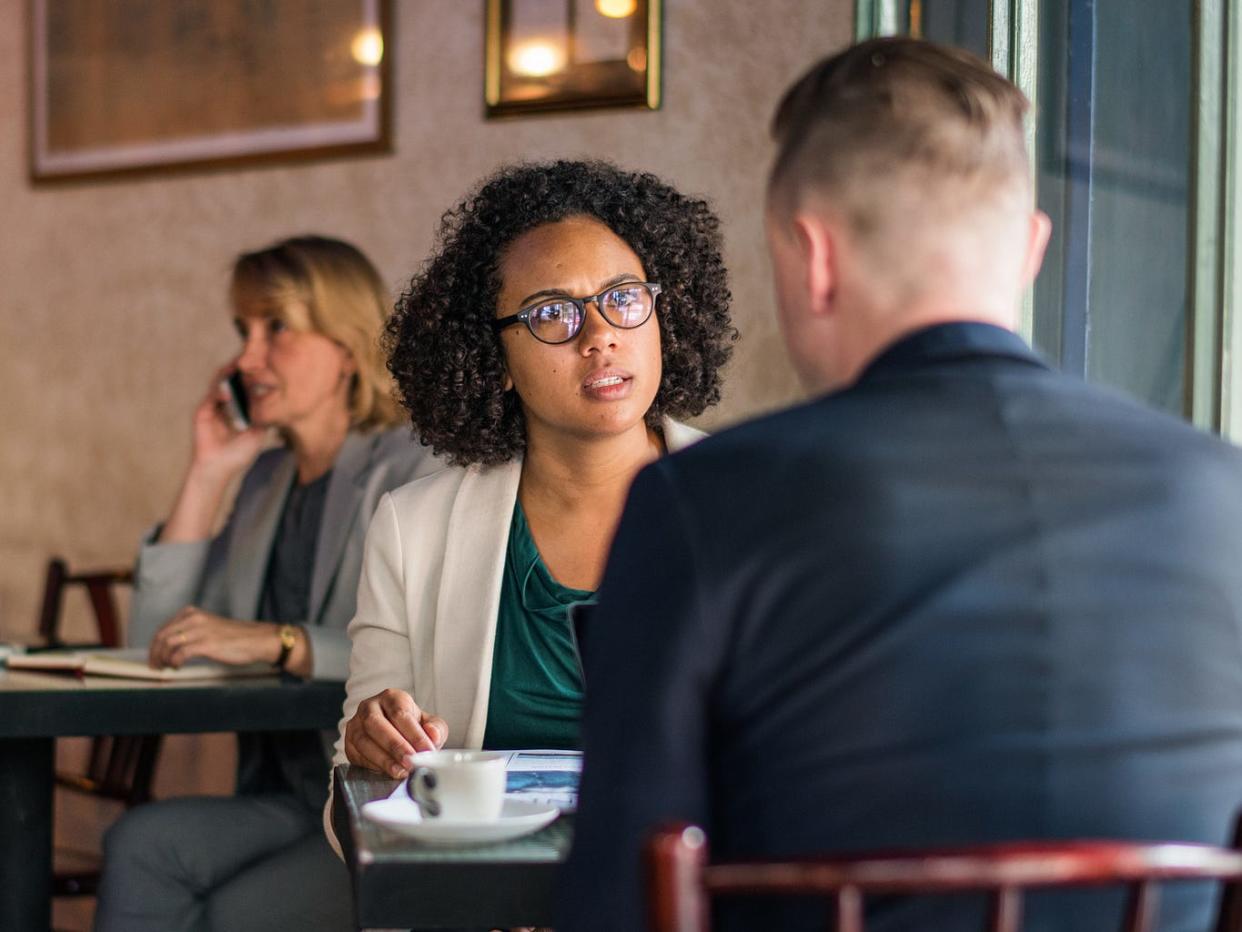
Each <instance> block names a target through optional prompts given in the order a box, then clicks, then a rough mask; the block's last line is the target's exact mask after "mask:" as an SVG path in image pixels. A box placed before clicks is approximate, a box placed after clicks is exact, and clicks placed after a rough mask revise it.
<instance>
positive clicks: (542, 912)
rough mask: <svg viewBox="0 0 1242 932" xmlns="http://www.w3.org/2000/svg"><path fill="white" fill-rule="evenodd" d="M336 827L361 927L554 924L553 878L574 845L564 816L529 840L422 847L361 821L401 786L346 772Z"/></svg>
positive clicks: (341, 774) (340, 777) (337, 775)
mask: <svg viewBox="0 0 1242 932" xmlns="http://www.w3.org/2000/svg"><path fill="white" fill-rule="evenodd" d="M333 781H334V785H335V799H334V811H333V823H334V825H335V827H336V833H337V837H338V838H339V839H340V841H341V845H342V847H343V848H344V849H345V856H346V860H347V861H348V862H349V865H350V870H351V872H352V873H353V876H354V897H355V906H356V909H357V918H358V924H359V925H360V926H364V927H365V926H401V927H407V928H408V927H410V926H414V927H417V928H427V929H431V928H437V927H438V928H462V927H480V926H482V927H488V928H491V927H499V928H509V927H514V926H545V925H551V923H552V914H553V894H554V888H555V883H556V874H557V871H558V870H559V868H560V865H561V863H562V862H563V861H564V860H565V856H566V855H567V854H568V853H569V846H570V843H571V841H572V840H573V817H572V816H570V815H565V814H562V815H561V816H560V817H559V818H558V819H557V820H556V821H555V822H553V823H552V824H551V825H549V826H548V827H547V828H544V829H541V830H540V831H538V832H535V833H534V834H532V835H526V836H524V837H522V838H516V839H514V840H512V841H506V842H500V843H498V844H491V845H479V846H468V847H467V846H463V847H460V848H457V847H440V846H431V845H420V844H419V843H418V842H416V841H414V840H412V839H409V838H406V837H405V836H403V835H400V834H398V833H396V832H393V831H391V830H389V829H386V828H384V827H382V826H380V825H378V824H376V823H374V822H372V821H370V820H369V819H366V818H364V817H363V816H362V806H363V804H365V803H368V802H370V801H371V800H373V799H382V798H384V797H385V796H387V795H388V794H390V793H391V792H392V791H393V789H394V788H395V787H396V785H397V781H396V780H392V779H389V778H388V777H385V776H383V775H381V774H378V773H375V772H374V771H370V770H365V769H363V768H361V767H352V766H349V765H344V766H339V767H337V768H336V770H335V772H334V774H333Z"/></svg>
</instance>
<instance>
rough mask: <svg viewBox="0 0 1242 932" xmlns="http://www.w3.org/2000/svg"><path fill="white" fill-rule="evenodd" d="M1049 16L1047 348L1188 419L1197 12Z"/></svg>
mask: <svg viewBox="0 0 1242 932" xmlns="http://www.w3.org/2000/svg"><path fill="white" fill-rule="evenodd" d="M1040 17H1041V21H1042V22H1041V26H1042V28H1041V49H1040V68H1041V71H1042V76H1041V77H1042V80H1041V82H1040V115H1041V125H1040V134H1039V135H1040V139H1039V155H1040V179H1039V187H1040V191H1039V198H1040V204H1041V206H1042V207H1043V208H1044V209H1045V210H1047V211H1048V212H1049V214H1050V215H1051V216H1052V217H1053V221H1054V223H1055V224H1056V226H1057V228H1058V229H1057V237H1056V241H1055V242H1054V243H1053V249H1052V250H1050V254H1049V257H1048V262H1047V263H1046V266H1045V272H1044V274H1043V275H1041V277H1040V280H1039V281H1038V282H1037V284H1036V289H1035V294H1036V321H1035V323H1036V326H1035V337H1036V343H1037V345H1039V346H1040V348H1041V349H1043V350H1045V351H1046V352H1049V353H1050V354H1051V355H1053V356H1054V358H1059V359H1061V360H1062V361H1063V362H1065V363H1066V364H1067V368H1070V369H1075V370H1077V371H1081V372H1084V373H1085V374H1086V375H1087V377H1088V378H1090V379H1092V380H1094V381H1099V382H1102V383H1105V384H1108V385H1113V386H1116V387H1118V388H1122V389H1124V390H1126V391H1129V392H1131V393H1132V394H1135V395H1137V396H1139V397H1140V398H1142V399H1144V400H1146V401H1148V402H1150V403H1152V404H1155V405H1158V406H1160V407H1163V408H1165V409H1167V410H1169V411H1172V412H1176V413H1179V414H1180V413H1183V411H1184V408H1185V390H1184V384H1183V381H1184V373H1185V357H1186V326H1187V320H1186V313H1187V309H1186V281H1187V265H1186V264H1187V241H1188V236H1189V213H1188V211H1189V177H1190V152H1191V147H1190V131H1191V128H1190V115H1191V110H1192V97H1191V90H1192V75H1191V65H1192V61H1191V30H1192V21H1191V5H1190V4H1181V3H1167V2H1166V0H1069V2H1066V0H1044V2H1043V3H1042V4H1041V9H1040Z"/></svg>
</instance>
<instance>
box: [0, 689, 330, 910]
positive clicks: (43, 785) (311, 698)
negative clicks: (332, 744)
mask: <svg viewBox="0 0 1242 932" xmlns="http://www.w3.org/2000/svg"><path fill="white" fill-rule="evenodd" d="M344 700H345V687H344V684H343V683H340V682H327V681H318V682H314V681H312V682H301V681H299V680H295V679H293V678H283V679H282V678H279V677H275V676H272V677H261V678H257V679H231V680H214V681H211V682H198V683H153V682H149V681H142V680H125V679H112V678H108V677H85V678H82V679H76V678H74V677H71V676H66V675H62V674H48V673H31V672H26V671H19V670H12V671H9V670H4V669H2V668H0V877H2V878H4V882H3V883H2V884H0V929H46V928H48V927H49V925H50V923H51V891H52V786H53V784H54V782H55V769H54V763H55V739H56V738H60V737H71V736H72V737H79V736H86V737H93V736H95V735H143V734H169V733H192V732H211V731H285V730H288V731H294V730H302V729H315V728H335V727H336V726H337V723H338V722H339V720H340V717H341V706H342V704H343V703H344Z"/></svg>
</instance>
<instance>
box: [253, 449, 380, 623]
mask: <svg viewBox="0 0 1242 932" xmlns="http://www.w3.org/2000/svg"><path fill="white" fill-rule="evenodd" d="M374 446H375V444H374V441H373V438H372V437H370V436H364V435H362V434H357V433H350V434H348V435H346V437H345V443H344V444H343V445H342V446H341V449H340V452H339V453H337V455H336V461H335V462H334V463H333V464H332V477H331V478H330V479H329V480H328V490H327V492H326V493H325V497H324V506H323V519H322V521H321V522H320V525H319V537H318V539H317V541H316V544H315V565H314V567H313V568H312V569H311V588H310V604H309V606H308V607H307V618H306V621H307V623H308V624H315V623H316V622H317V621H318V618H319V614H320V612H321V611H322V610H323V605H324V601H325V599H326V598H327V595H328V586H329V584H330V583H331V582H332V578H333V577H334V576H335V574H336V568H337V565H338V564H339V563H340V562H341V557H342V556H343V555H344V552H345V544H346V543H347V541H348V539H349V532H350V529H351V525H352V521H351V520H350V518H351V516H352V515H353V514H354V513H355V512H356V511H357V509H358V503H359V501H360V499H361V498H362V496H363V495H365V494H366V488H365V479H366V476H367V470H368V468H369V467H370V465H371V459H372V454H373V450H374ZM296 478H297V463H296V462H295V460H294V458H293V454H292V452H290V451H288V450H285V451H283V453H282V455H281V457H280V460H279V461H278V462H277V463H276V465H275V466H274V467H273V469H272V471H271V473H270V475H269V476H268V479H267V481H266V482H265V483H264V484H263V486H262V487H261V488H259V489H258V490H257V491H256V493H255V494H254V495H251V496H248V497H247V498H246V499H245V500H244V501H239V502H238V505H237V508H238V513H237V517H236V519H235V521H234V538H233V544H232V546H230V548H229V574H230V578H231V579H232V580H233V584H232V586H231V587H230V603H231V604H230V613H231V615H232V617H234V618H244V619H250V618H256V617H258V611H259V599H260V597H261V596H262V594H263V582H264V578H265V577H266V575H267V564H268V558H269V557H270V555H271V552H272V544H273V542H274V541H275V540H276V531H277V529H278V528H279V525H280V516H281V514H282V513H283V512H284V508H285V501H286V499H287V498H288V497H289V489H290V488H292V486H293V483H294V481H295V479H296Z"/></svg>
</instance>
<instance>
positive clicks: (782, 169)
mask: <svg viewBox="0 0 1242 932" xmlns="http://www.w3.org/2000/svg"><path fill="white" fill-rule="evenodd" d="M1028 106H1029V105H1028V103H1027V100H1026V98H1025V97H1024V96H1023V94H1022V92H1021V91H1019V90H1018V89H1017V88H1016V87H1014V85H1013V84H1011V83H1010V82H1009V81H1007V80H1005V78H1003V77H1001V76H1000V75H999V74H997V73H996V72H995V71H994V70H993V69H992V68H991V67H990V66H989V65H988V63H987V62H985V61H983V59H981V58H979V57H977V56H975V55H972V54H971V53H969V52H967V51H964V50H962V49H957V48H949V47H946V46H940V45H936V44H935V43H932V42H927V41H924V40H920V39H910V38H896V37H888V38H881V39H872V40H870V41H867V42H863V43H860V44H858V45H855V46H853V47H851V48H849V49H846V50H845V51H844V52H841V53H839V54H837V55H834V56H832V57H830V58H827V59H825V60H824V61H821V62H820V63H819V64H817V65H815V67H813V68H812V69H811V70H810V71H809V72H807V73H806V74H805V75H804V76H803V77H802V78H801V79H800V80H799V81H798V82H797V83H795V84H794V85H793V87H791V88H790V89H789V91H788V92H787V93H786V94H785V96H784V98H783V99H782V100H781V103H780V105H779V107H778V109H777V112H776V116H775V119H774V120H773V123H772V135H773V137H774V138H775V140H776V142H777V144H778V153H777V157H776V162H775V165H774V167H773V169H772V176H771V184H770V195H771V197H772V201H773V204H774V205H775V206H777V207H785V208H792V207H795V206H797V205H798V204H800V203H802V201H803V200H804V198H805V197H806V196H807V195H808V194H812V193H815V194H820V195H822V196H823V197H824V199H825V200H826V202H828V203H830V204H831V205H832V206H833V208H834V209H835V210H836V211H837V212H838V213H839V214H840V215H841V217H842V219H843V220H845V221H846V222H847V223H849V225H850V226H851V228H852V229H853V230H854V232H855V233H856V234H857V235H858V236H860V238H863V239H866V238H868V237H870V236H875V235H881V236H882V235H884V234H885V233H886V232H888V231H887V230H886V228H887V227H888V226H890V225H891V224H892V223H898V224H903V223H907V222H909V221H911V220H913V221H915V222H917V220H918V216H917V215H918V214H920V213H922V214H925V215H926V216H927V218H928V219H936V218H938V219H940V220H950V219H952V215H953V213H954V212H956V211H959V209H962V208H970V207H971V206H981V205H982V206H986V202H987V200H988V199H989V196H990V195H993V194H995V193H997V192H998V191H1000V190H1002V189H1003V190H1005V192H1006V193H1009V194H1011V193H1013V192H1015V191H1017V192H1021V193H1022V195H1023V196H1024V197H1029V183H1030V181H1029V171H1030V169H1029V163H1028V161H1027V154H1026V147H1025V137H1024V134H1023V118H1024V116H1025V114H1026V111H1027V109H1028ZM912 214H913V216H912Z"/></svg>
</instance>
